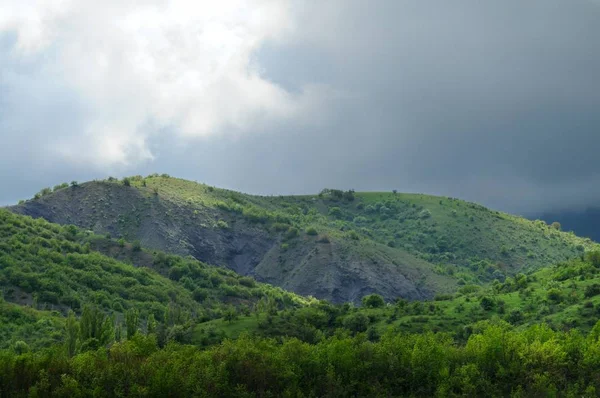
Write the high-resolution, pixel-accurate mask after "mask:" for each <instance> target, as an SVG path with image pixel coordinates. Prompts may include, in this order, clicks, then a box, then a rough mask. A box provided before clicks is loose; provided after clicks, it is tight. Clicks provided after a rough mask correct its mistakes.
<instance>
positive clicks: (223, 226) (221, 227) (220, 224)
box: [217, 220, 229, 229]
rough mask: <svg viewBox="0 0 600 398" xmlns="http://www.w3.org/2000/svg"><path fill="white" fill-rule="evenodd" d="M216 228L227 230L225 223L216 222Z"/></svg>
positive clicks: (227, 225) (221, 221)
mask: <svg viewBox="0 0 600 398" xmlns="http://www.w3.org/2000/svg"><path fill="white" fill-rule="evenodd" d="M217 228H220V229H228V228H229V224H227V222H226V221H223V220H219V221H217Z"/></svg>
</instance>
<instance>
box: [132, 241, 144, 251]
mask: <svg viewBox="0 0 600 398" xmlns="http://www.w3.org/2000/svg"><path fill="white" fill-rule="evenodd" d="M131 249H132V250H133V251H134V252H139V251H142V244H141V243H140V241H139V240H135V241H133V244H132V245H131Z"/></svg>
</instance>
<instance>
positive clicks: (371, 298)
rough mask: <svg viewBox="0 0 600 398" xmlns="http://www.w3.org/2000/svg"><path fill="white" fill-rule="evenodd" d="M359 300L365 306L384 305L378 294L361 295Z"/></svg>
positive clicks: (378, 306) (375, 306)
mask: <svg viewBox="0 0 600 398" xmlns="http://www.w3.org/2000/svg"><path fill="white" fill-rule="evenodd" d="M361 301H362V304H363V305H364V306H365V307H367V308H381V307H383V306H385V300H384V299H383V297H381V296H380V295H379V294H369V295H368V296H365V297H363V298H362V300H361Z"/></svg>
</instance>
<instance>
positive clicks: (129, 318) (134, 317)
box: [125, 308, 140, 340]
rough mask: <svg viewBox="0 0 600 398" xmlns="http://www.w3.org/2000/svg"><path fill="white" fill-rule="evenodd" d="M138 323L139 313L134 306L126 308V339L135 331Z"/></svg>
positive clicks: (133, 334)
mask: <svg viewBox="0 0 600 398" xmlns="http://www.w3.org/2000/svg"><path fill="white" fill-rule="evenodd" d="M139 323H140V314H139V312H138V311H137V310H136V309H135V308H131V309H129V310H127V312H126V313H125V329H126V331H127V340H129V339H131V338H132V337H133V336H135V334H136V333H137V329H138V325H139Z"/></svg>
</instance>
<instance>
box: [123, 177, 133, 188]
mask: <svg viewBox="0 0 600 398" xmlns="http://www.w3.org/2000/svg"><path fill="white" fill-rule="evenodd" d="M123 185H125V186H126V187H129V186H131V180H130V179H129V178H123Z"/></svg>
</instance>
